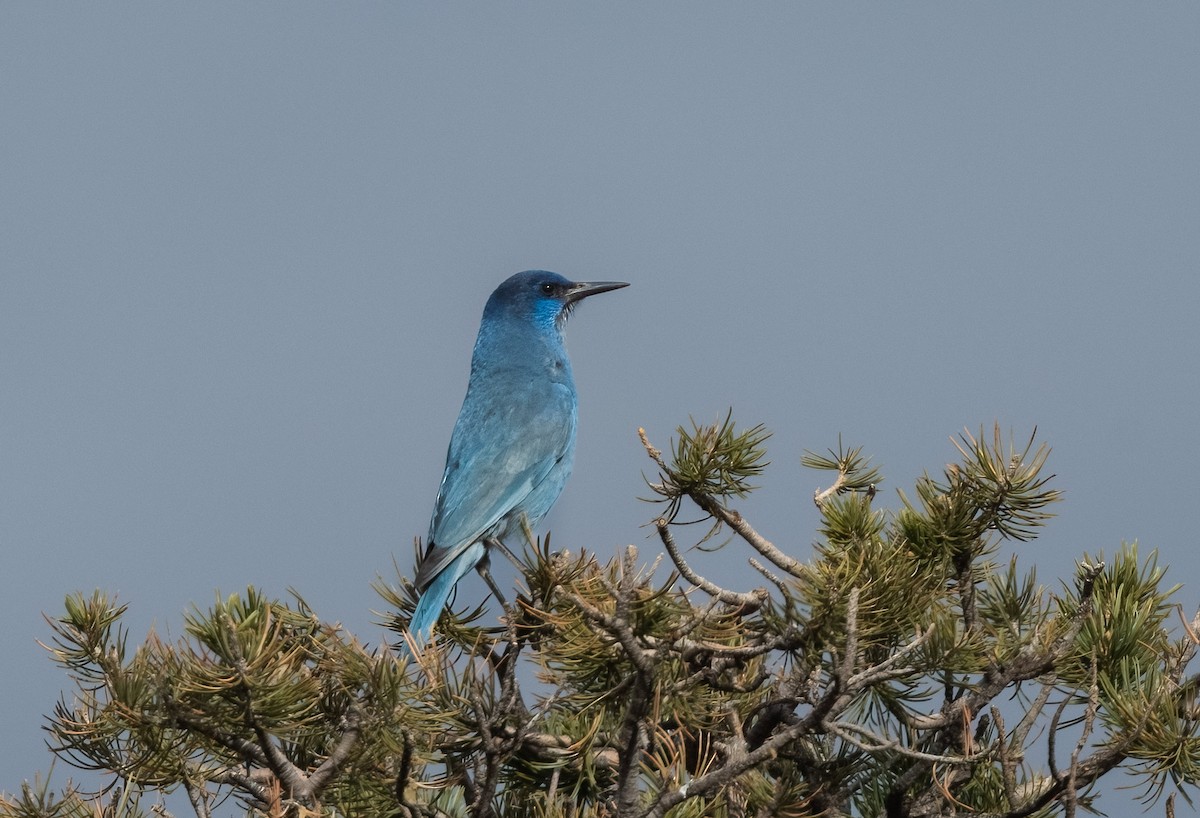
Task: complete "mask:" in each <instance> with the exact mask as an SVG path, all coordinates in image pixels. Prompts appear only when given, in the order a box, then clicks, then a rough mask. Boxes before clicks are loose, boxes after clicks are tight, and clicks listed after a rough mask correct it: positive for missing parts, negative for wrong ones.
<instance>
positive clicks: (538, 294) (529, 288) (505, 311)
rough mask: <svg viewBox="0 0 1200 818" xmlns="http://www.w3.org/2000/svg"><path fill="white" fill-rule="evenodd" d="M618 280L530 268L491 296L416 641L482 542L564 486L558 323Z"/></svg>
mask: <svg viewBox="0 0 1200 818" xmlns="http://www.w3.org/2000/svg"><path fill="white" fill-rule="evenodd" d="M624 286H626V285H625V284H624V283H621V282H607V281H606V282H585V283H576V282H572V281H568V280H567V279H565V278H563V277H562V276H560V275H558V274H556V273H550V272H546V271H544V270H530V271H527V272H524V273H517V274H516V275H514V276H512V277H511V278H509V279H508V280H507V281H505V282H504V283H503V284H501V285H500V286H499V287H497V288H496V291H495V292H493V293H492V295H491V298H489V299H488V302H487V305H486V306H485V307H484V310H483V319H482V321H481V322H480V324H479V336H478V337H477V338H476V340H475V351H474V354H473V355H472V357H471V377H470V380H469V381H468V383H467V396H466V398H464V399H463V405H462V409H461V410H460V411H459V415H458V421H457V422H456V423H455V424H454V432H453V434H452V435H451V437H450V449H449V451H448V452H447V454H446V470H445V472H444V473H443V475H442V484H441V488H440V489H439V490H438V496H437V502H436V503H435V505H434V509H433V518H432V519H431V520H430V523H429V540H428V542H429V545H428V549H427V550H426V552H425V554H424V556H423V557H422V558H421V560H420V562H419V564H418V565H417V576H416V580H415V584H416V587H417V590H418V591H420V592H421V598H420V600H419V601H418V603H417V608H416V610H415V611H414V612H413V617H412V620H411V622H410V623H409V628H408V629H409V633H410V634H411V635H412V637H413V641H414V642H416V643H417V644H418V645H423V644H425V643H426V642H428V641H429V638H430V635H431V634H432V631H433V626H434V623H436V622H437V619H438V617H439V616H440V615H441V612H442V609H443V608H445V606H446V602H447V600H448V599H449V598H450V594H451V592H452V591H453V590H454V586H455V584H456V583H457V582H458V581H459V580H460V579H462V577H464V576H465V575H466V574H468V573H470V571H471V570H472V569H474V568H476V567H477V566H478V565H479V563H480V562H481V561H482V560H483V559H484V557H485V556H486V554H487V542H486V541H487V540H493V539H495V540H504V539H505V538H507V537H509V536H520V534H521V529H522V519H524V520H526V521H527V522H528V524H529V526H530V527H532V526H534V525H536V524H537V523H538V521H539V520H541V518H542V517H543V516H545V514H546V512H548V511H549V510H550V507H551V506H553V505H554V501H555V500H557V499H558V495H559V494H561V493H562V490H563V486H564V485H566V482H567V477H568V476H569V475H570V473H571V466H572V463H573V460H574V455H575V423H576V393H575V381H574V379H573V377H572V375H571V364H570V361H568V360H567V351H566V348H565V347H564V345H563V328H564V326H565V324H566V320H567V316H568V315H569V314H570V311H571V309H572V307H573V306H574V305H575V304H576V303H578V302H579V301H580V300H581V299H583V298H586V297H587V296H589V295H594V294H596V293H601V292H606V291H608V290H613V289H616V288H618V287H624Z"/></svg>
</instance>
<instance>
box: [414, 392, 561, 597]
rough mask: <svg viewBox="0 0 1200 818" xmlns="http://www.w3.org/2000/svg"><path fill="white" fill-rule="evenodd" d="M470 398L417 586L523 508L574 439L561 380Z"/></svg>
mask: <svg viewBox="0 0 1200 818" xmlns="http://www.w3.org/2000/svg"><path fill="white" fill-rule="evenodd" d="M469 397H470V396H468V401H467V402H466V403H465V404H464V408H463V412H462V414H461V415H460V416H459V418H458V423H457V424H456V425H455V429H454V434H453V436H452V438H451V444H450V451H449V453H448V455H447V459H446V473H445V475H444V476H443V477H442V486H441V488H440V490H439V491H438V498H437V504H436V506H435V509H434V514H433V520H432V522H431V523H430V527H429V541H430V542H431V543H433V544H434V546H435V547H434V548H432V549H431V550H430V551H429V553H427V554H426V555H425V557H424V558H423V559H422V560H421V564H420V565H419V566H418V569H417V577H416V585H417V587H418V588H423V587H425V585H428V583H429V582H430V581H432V579H433V578H434V577H435V576H437V575H438V574H439V573H440V572H441V571H442V570H443V569H444V568H445V567H446V566H447V565H448V564H449V563H450V562H452V561H453V560H454V559H455V558H456V557H457V556H458V555H459V554H461V553H462V552H463V551H464V550H465V549H466V548H467V547H468V546H470V545H471V543H473V542H475V541H476V540H478V539H479V538H480V537H483V536H485V535H488V534H489V533H492V532H491V529H493V528H494V527H495V526H496V525H497V523H499V522H500V521H501V520H502V519H503V518H504V517H505V515H507V514H508V513H509V512H511V511H512V510H513V509H517V508H520V507H521V506H522V504H523V503H524V501H525V500H526V499H527V498H528V497H529V496H530V494H531V493H533V492H534V490H535V489H536V488H537V487H538V486H539V485H541V483H542V482H543V481H544V480H546V479H547V478H548V477H550V475H551V474H552V473H553V472H554V468H555V466H556V465H557V464H558V463H559V461H561V460H562V459H563V457H564V456H566V455H567V454H568V452H569V451H570V448H571V444H572V441H573V440H574V437H575V406H574V396H573V395H572V394H571V393H570V391H569V390H568V389H567V388H566V387H565V386H564V385H562V384H553V383H549V384H546V385H545V386H543V387H541V388H539V387H536V386H535V387H531V388H530V390H529V391H528V393H527V394H524V395H522V396H520V399H517V400H514V399H513V396H510V397H509V399H508V400H504V401H494V402H491V404H490V405H486V406H482V407H481V408H480V409H479V410H478V411H476V410H474V409H473V408H472V403H473V402H472V401H470V400H469ZM474 405H475V406H479V405H480V404H479V403H474ZM564 479H565V477H564ZM551 500H553V498H551ZM541 511H542V512H544V511H545V509H542V510H541Z"/></svg>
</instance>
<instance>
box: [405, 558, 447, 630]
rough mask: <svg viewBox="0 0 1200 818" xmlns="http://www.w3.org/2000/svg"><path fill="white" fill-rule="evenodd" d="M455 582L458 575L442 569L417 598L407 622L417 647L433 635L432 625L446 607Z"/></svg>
mask: <svg viewBox="0 0 1200 818" xmlns="http://www.w3.org/2000/svg"><path fill="white" fill-rule="evenodd" d="M457 582H458V577H456V576H454V572H453V571H443V572H442V573H440V574H438V575H437V576H436V577H434V578H433V582H431V583H429V587H428V588H426V589H425V591H424V592H423V593H422V594H421V598H420V599H419V600H417V608H416V610H414V611H413V615H412V619H411V620H409V623H408V633H409V635H410V636H411V637H412V641H413V643H414V644H415V645H416V646H417V647H419V648H421V647H425V645H428V644H429V638H430V637H431V636H433V626H434V624H436V623H437V621H438V617H439V616H441V615H442V610H443V609H444V608H445V607H446V602H447V601H449V599H450V594H451V592H453V591H454V585H455V583H457Z"/></svg>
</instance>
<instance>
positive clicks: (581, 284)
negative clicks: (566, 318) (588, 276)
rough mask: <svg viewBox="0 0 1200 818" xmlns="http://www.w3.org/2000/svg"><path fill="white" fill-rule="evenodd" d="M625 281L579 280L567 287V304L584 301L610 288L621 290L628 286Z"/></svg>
mask: <svg viewBox="0 0 1200 818" xmlns="http://www.w3.org/2000/svg"><path fill="white" fill-rule="evenodd" d="M628 286H629V284H628V282H625V281H577V282H575V283H574V284H572V285H571V286H570V287H568V288H567V304H574V303H575V302H576V301H582V300H583V299H585V298H587V297H588V296H589V295H597V294H599V293H606V292H608V291H609V290H619V289H621V288H622V287H628Z"/></svg>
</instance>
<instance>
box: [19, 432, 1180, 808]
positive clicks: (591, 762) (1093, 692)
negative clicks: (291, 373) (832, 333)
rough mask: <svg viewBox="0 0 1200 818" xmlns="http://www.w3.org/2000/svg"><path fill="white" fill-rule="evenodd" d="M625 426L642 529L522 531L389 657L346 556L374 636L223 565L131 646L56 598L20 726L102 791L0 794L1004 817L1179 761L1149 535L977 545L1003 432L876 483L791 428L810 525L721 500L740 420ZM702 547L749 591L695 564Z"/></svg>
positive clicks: (1072, 801)
mask: <svg viewBox="0 0 1200 818" xmlns="http://www.w3.org/2000/svg"><path fill="white" fill-rule="evenodd" d="M641 434H642V440H643V443H644V445H645V448H646V451H647V454H648V456H649V457H650V459H651V462H652V464H653V466H654V475H653V476H652V477H650V478H648V479H647V483H648V486H649V489H650V491H651V493H652V495H653V498H652V499H653V500H654V501H655V502H656V503H658V507H659V509H660V511H659V513H658V515H657V516H656V517H655V518H654V520H653V522H652V526H653V530H654V532H655V533H656V535H657V537H658V539H659V541H660V542H661V544H662V547H663V556H662V557H660V558H659V559H658V560H657V561H654V562H652V563H651V564H647V563H646V562H645V561H644V560H643V558H642V556H641V555H640V554H639V552H638V551H637V550H636V549H634V548H633V547H632V546H630V547H628V548H626V549H624V550H622V551H621V552H620V553H618V554H616V555H615V556H614V557H612V558H611V559H608V560H603V559H601V558H599V557H598V556H597V555H596V554H594V553H593V552H590V551H586V550H570V551H568V550H554V549H552V547H551V544H550V538H549V536H547V537H545V538H544V539H543V540H542V541H541V542H534V541H533V540H532V538H530V541H529V542H527V543H526V544H525V547H524V548H523V549H522V550H520V553H519V554H517V555H516V559H517V561H518V563H519V569H520V574H521V576H520V579H521V587H520V589H519V593H518V595H517V597H516V599H515V601H514V602H513V603H512V604H511V605H509V606H508V607H506V608H505V609H504V610H503V612H502V615H500V616H497V610H496V609H497V606H496V605H495V604H491V605H488V604H483V605H480V606H478V607H476V608H474V609H473V610H466V611H463V610H460V611H454V612H450V613H449V614H447V615H445V616H443V618H442V621H441V623H440V624H439V628H438V631H437V639H436V640H435V644H433V645H431V646H429V647H428V648H426V649H423V650H417V651H416V658H415V659H411V660H410V659H409V658H407V657H408V655H409V654H408V653H407V652H406V651H404V650H400V649H399V648H400V643H401V642H402V641H403V639H404V634H405V632H406V626H407V621H408V616H409V615H410V614H411V611H412V609H413V606H414V603H415V592H414V589H413V588H412V586H411V584H409V583H408V582H407V581H406V580H401V581H400V582H398V583H389V582H384V581H382V580H380V581H378V582H377V583H376V590H377V592H378V593H379V594H380V596H381V597H382V599H383V601H384V604H385V606H386V611H385V612H384V613H383V614H382V616H383V624H384V625H385V626H386V628H387V629H388V630H389V631H390V632H391V633H392V634H394V635H395V640H396V644H394V645H391V646H389V645H382V646H374V647H370V646H366V645H363V644H362V643H360V642H359V641H358V640H357V639H355V638H354V637H353V636H352V635H350V634H348V633H346V632H345V631H344V630H343V629H342V628H340V627H339V626H337V625H334V624H329V623H326V622H323V621H322V620H321V619H320V618H319V617H318V616H317V615H316V613H315V612H313V611H312V610H311V609H310V608H309V606H308V605H307V604H305V602H304V600H303V599H302V598H300V597H299V596H298V595H295V594H293V595H292V597H291V598H290V599H286V600H278V599H272V598H269V597H268V596H266V595H264V594H263V593H262V592H261V591H259V590H257V589H254V588H248V589H247V590H246V591H245V592H244V593H241V594H234V595H232V596H229V597H226V598H218V599H217V600H216V601H215V602H214V603H213V604H212V605H211V606H210V607H208V608H205V609H199V608H198V609H195V610H193V611H191V612H190V613H188V614H187V616H186V619H185V633H184V636H183V637H182V638H181V639H180V640H179V641H177V642H175V643H170V644H168V643H166V642H163V641H161V640H159V639H158V638H157V637H155V636H153V635H151V636H150V637H148V638H147V639H146V640H145V641H144V642H143V643H142V644H140V645H138V646H137V647H136V648H133V649H131V648H130V643H129V638H128V633H127V632H126V630H125V629H124V626H123V625H122V616H123V614H124V613H125V610H126V609H125V607H124V606H123V605H121V604H118V603H117V602H116V601H115V600H113V599H112V598H111V597H109V596H108V595H106V594H103V593H101V592H96V593H94V594H91V595H83V594H74V595H72V596H70V597H68V598H67V600H66V606H65V611H64V613H63V614H62V615H61V616H59V617H56V618H54V619H51V620H49V622H50V626H51V637H50V640H49V642H48V643H47V649H48V650H49V652H50V655H51V657H52V659H53V660H54V661H55V662H56V663H57V664H58V665H60V666H61V667H62V668H63V669H64V671H65V672H66V673H67V674H68V677H69V678H70V679H71V681H72V689H71V690H70V691H69V692H68V693H67V694H65V695H64V696H63V697H62V699H61V700H60V701H59V702H58V704H57V705H56V706H55V708H54V711H53V713H51V714H50V715H49V716H48V729H49V735H50V744H51V747H52V749H53V750H54V752H55V754H56V755H57V757H58V758H59V759H61V760H62V761H64V762H66V763H68V764H70V765H72V766H75V767H77V768H80V769H83V770H90V771H97V772H99V773H101V774H102V775H103V776H104V777H105V778H104V780H105V781H107V782H109V784H110V787H111V788H110V789H109V790H107V791H105V792H101V793H94V794H87V793H83V792H81V791H79V790H78V789H77V788H76V787H74V786H71V785H68V787H67V788H66V789H65V790H62V791H52V790H51V789H50V787H49V784H48V783H46V780H44V779H40V778H39V779H36V780H35V781H34V783H32V784H26V785H25V786H24V788H23V789H22V791H21V792H20V793H18V794H16V795H13V796H4V797H0V817H2V818H16V817H17V816H22V817H23V818H28V817H30V816H63V817H64V818H82V817H83V816H85V815H86V816H98V815H105V816H112V817H113V818H134V816H146V815H151V814H155V815H170V812H169V810H168V806H167V802H166V801H164V800H163V795H164V794H165V793H169V792H173V791H182V792H183V793H185V794H186V796H187V803H188V804H189V805H190V808H191V810H192V812H194V814H195V815H197V816H200V817H201V818H207V816H215V815H222V814H226V815H228V814H245V815H250V816H272V817H275V816H294V818H308V817H309V816H460V815H463V816H465V815H469V816H490V815H504V816H510V815H511V816H530V817H531V818H532V817H534V816H536V817H537V818H555V817H557V816H573V817H574V816H579V818H584V817H585V816H597V817H599V816H645V817H646V818H655V817H657V816H671V818H692V817H693V816H695V817H696V818H699V817H700V816H714V818H724V817H725V816H730V817H731V818H732V817H734V816H768V815H782V816H797V818H800V817H801V816H848V815H861V816H891V817H892V818H916V816H948V815H962V816H966V815H972V816H995V817H996V818H999V816H1005V817H1006V818H1020V817H1021V816H1049V815H1058V814H1063V815H1070V816H1073V815H1075V814H1077V812H1078V811H1079V810H1081V809H1092V808H1094V807H1095V804H1094V800H1095V798H1096V792H1097V787H1096V785H1097V782H1098V781H1100V779H1101V778H1102V777H1103V776H1105V775H1106V774H1107V773H1109V772H1110V771H1113V770H1115V769H1118V768H1122V769H1125V770H1126V771H1128V772H1129V773H1132V774H1133V775H1135V776H1137V777H1138V780H1139V781H1140V783H1141V784H1142V786H1143V790H1142V794H1143V796H1144V797H1145V798H1146V800H1147V802H1153V801H1155V800H1156V799H1158V798H1159V797H1160V796H1161V795H1162V794H1163V793H1164V791H1166V790H1168V789H1170V790H1171V795H1170V797H1169V798H1168V800H1167V802H1166V804H1167V807H1168V809H1170V808H1171V807H1173V803H1174V802H1173V799H1174V797H1175V793H1176V792H1181V793H1183V795H1184V796H1185V797H1187V795H1188V793H1189V791H1190V790H1192V788H1193V787H1194V786H1195V785H1196V783H1197V780H1198V779H1200V736H1198V731H1197V724H1198V718H1200V708H1198V707H1197V701H1196V689H1197V685H1198V679H1200V676H1197V674H1196V673H1195V671H1194V670H1193V669H1192V661H1193V659H1194V658H1195V654H1196V646H1197V641H1198V640H1197V633H1196V632H1197V631H1198V630H1200V617H1198V618H1196V619H1192V620H1190V621H1186V620H1184V619H1183V618H1182V617H1180V619H1179V621H1180V622H1181V623H1182V633H1183V636H1182V638H1179V637H1176V636H1174V635H1173V630H1174V629H1175V625H1174V620H1173V617H1174V616H1175V615H1176V614H1177V613H1178V612H1179V608H1178V606H1177V605H1176V604H1174V603H1173V602H1172V601H1171V597H1172V594H1173V593H1174V592H1175V590H1176V587H1169V586H1167V585H1166V571H1165V570H1164V569H1163V568H1161V567H1160V566H1159V565H1158V564H1157V561H1156V558H1155V555H1154V554H1150V555H1148V556H1146V555H1141V554H1139V552H1138V549H1137V547H1136V545H1124V546H1122V547H1121V548H1120V549H1119V550H1117V552H1116V553H1115V554H1113V555H1112V556H1111V557H1107V558H1106V557H1104V556H1103V555H1099V554H1097V555H1086V554H1085V555H1083V556H1082V558H1081V560H1080V562H1079V565H1078V569H1077V571H1076V574H1075V576H1074V577H1072V578H1071V579H1069V580H1067V581H1064V582H1063V583H1061V585H1060V586H1058V587H1055V588H1046V587H1044V586H1042V585H1040V584H1039V583H1038V581H1037V578H1036V575H1035V572H1034V571H1033V570H1032V569H1023V568H1022V567H1021V566H1020V565H1019V564H1018V561H1017V559H1016V558H1015V557H1013V558H1011V559H1009V560H1007V561H1006V562H1004V563H1003V564H997V562H996V561H995V560H996V558H997V555H998V552H999V549H1000V546H1001V544H1002V543H1003V542H1005V541H1012V542H1017V543H1020V542H1026V541H1029V540H1031V539H1033V538H1034V537H1035V536H1036V535H1037V534H1038V532H1039V529H1040V528H1041V527H1042V526H1043V524H1044V523H1045V521H1046V520H1047V519H1049V517H1050V509H1051V508H1052V506H1053V504H1054V503H1056V502H1057V501H1059V500H1060V499H1061V494H1060V492H1059V490H1058V489H1056V488H1053V487H1052V486H1051V482H1052V479H1053V478H1052V475H1049V474H1047V473H1046V463H1047V457H1048V454H1049V449H1048V448H1047V447H1046V446H1045V445H1043V444H1038V443H1036V441H1035V438H1034V436H1031V437H1030V438H1029V440H1028V441H1027V442H1026V443H1025V444H1023V445H1021V446H1014V445H1012V444H1010V443H1007V442H1006V441H1004V440H1003V439H1002V436H1001V435H1000V432H999V430H998V428H997V429H996V430H995V431H993V433H992V434H991V435H985V434H984V433H983V432H982V431H981V432H980V433H979V434H978V435H973V434H970V433H964V434H962V435H961V436H960V437H959V438H958V439H957V440H956V441H955V447H956V452H955V454H956V456H957V459H956V460H955V462H953V463H951V464H949V465H947V466H946V467H945V468H944V470H942V472H941V474H940V475H938V476H936V477H931V476H929V475H926V476H923V477H921V478H920V479H918V480H917V481H916V485H915V486H914V487H913V488H912V491H911V495H910V494H908V493H903V492H902V493H901V494H900V505H899V507H898V508H897V509H894V510H893V509H886V508H880V507H877V504H876V503H877V499H878V491H877V486H878V484H879V483H880V482H881V481H882V479H883V478H882V476H881V473H880V471H879V470H878V469H877V468H875V467H873V466H872V465H871V463H870V460H869V459H868V458H867V457H866V456H864V455H863V453H862V450H861V449H859V448H844V447H843V446H842V445H841V443H840V442H839V444H838V446H837V448H836V449H834V450H830V451H829V452H828V453H826V454H820V455H817V454H811V453H810V454H806V455H805V457H804V460H803V462H804V464H805V465H806V466H808V467H810V468H813V469H817V470H820V471H822V472H823V473H825V474H827V475H828V477H829V485H828V487H827V488H825V489H823V490H821V491H818V492H817V493H816V495H815V496H814V498H813V499H814V502H815V503H816V505H817V507H818V508H819V510H820V515H821V522H820V526H819V530H818V532H817V541H816V543H815V547H814V546H810V545H809V543H808V540H809V539H810V537H809V536H804V535H789V536H788V537H787V540H786V543H785V544H777V543H776V542H773V541H772V540H771V539H768V538H767V537H766V536H765V535H764V534H762V533H761V532H759V531H758V530H757V529H756V528H754V527H753V526H752V525H751V524H750V522H749V521H748V520H747V519H746V518H745V517H744V516H742V514H741V513H739V512H738V511H737V509H736V508H735V507H734V506H733V503H734V502H735V501H737V500H739V499H741V498H744V497H745V496H746V495H747V494H748V493H749V492H750V491H752V490H753V488H754V485H753V484H754V482H755V481H757V480H758V479H759V478H760V477H761V475H762V472H763V468H764V467H765V465H766V463H767V461H766V449H765V443H766V441H767V439H768V433H767V432H766V430H764V429H763V428H762V427H761V426H755V427H751V428H749V429H746V430H738V428H737V427H736V425H735V423H734V422H733V419H732V416H731V415H727V416H726V417H725V418H724V419H723V420H721V421H720V422H718V423H716V424H714V425H711V426H706V425H698V424H695V423H693V424H692V425H691V428H688V429H685V428H680V429H679V430H678V433H677V435H676V438H675V439H674V440H673V441H672V443H671V445H670V446H669V448H668V451H669V452H670V454H669V455H664V453H663V452H662V451H660V450H659V449H656V448H655V447H654V446H653V445H652V444H651V442H650V439H649V437H648V436H647V435H646V434H645V433H644V432H642V433H641ZM697 517H698V519H699V520H700V521H702V522H705V523H706V526H705V527H702V528H701V529H691V528H686V527H685V526H686V525H687V524H688V523H690V522H695V521H696V518H697ZM685 531H700V532H701V533H700V535H699V536H698V537H693V538H692V541H691V542H689V543H688V544H687V545H686V546H681V545H680V544H679V543H678V542H677V535H679V534H680V533H681V532H685ZM718 536H721V537H724V538H725V540H724V541H721V543H720V544H719V545H716V544H715V543H718V540H717V537H718ZM722 545H723V547H725V548H726V549H731V548H737V549H739V551H740V552H743V553H745V554H746V555H747V559H748V562H749V564H750V565H751V566H752V567H753V568H754V569H755V570H756V571H757V574H758V576H760V577H761V580H762V582H761V585H760V586H759V587H755V588H749V589H745V588H731V587H726V583H725V581H724V580H721V579H717V580H714V579H713V578H711V577H706V576H704V575H702V574H701V573H700V571H699V570H698V569H699V567H700V566H699V565H698V564H697V558H696V555H697V554H698V553H699V552H701V551H704V550H711V549H712V548H716V547H722ZM727 553H728V551H727Z"/></svg>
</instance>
